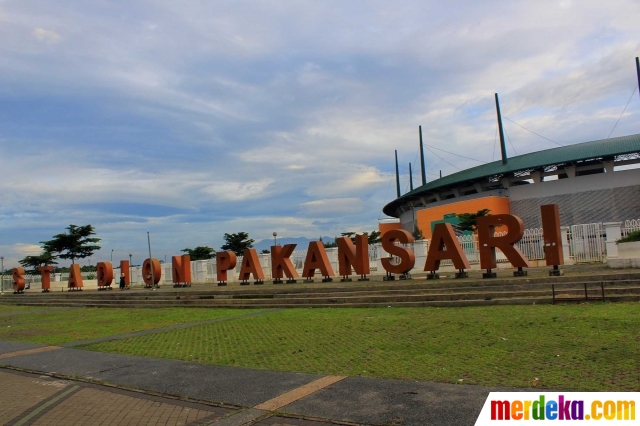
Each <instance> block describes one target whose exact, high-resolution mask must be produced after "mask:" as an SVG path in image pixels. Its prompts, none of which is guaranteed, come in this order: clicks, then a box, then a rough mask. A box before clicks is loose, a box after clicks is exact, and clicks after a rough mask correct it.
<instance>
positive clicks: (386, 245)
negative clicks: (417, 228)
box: [380, 229, 416, 274]
mask: <svg viewBox="0 0 640 426" xmlns="http://www.w3.org/2000/svg"><path fill="white" fill-rule="evenodd" d="M396 241H397V242H398V243H400V244H411V243H413V235H411V234H410V233H409V232H408V231H405V230H404V229H391V230H389V231H387V232H385V233H384V235H383V236H382V248H383V249H384V251H386V252H387V253H389V254H390V255H393V256H397V257H399V258H400V261H399V262H398V263H392V262H391V259H390V258H385V259H380V262H382V267H383V268H384V269H385V271H387V272H389V273H390V274H406V273H407V272H409V271H410V270H412V269H413V267H414V266H415V264H416V255H415V254H414V253H413V250H410V249H408V248H406V247H402V246H397V245H395V244H394V243H395V242H396Z"/></svg>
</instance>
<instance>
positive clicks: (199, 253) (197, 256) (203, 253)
mask: <svg viewBox="0 0 640 426" xmlns="http://www.w3.org/2000/svg"><path fill="white" fill-rule="evenodd" d="M180 251H183V252H185V253H187V254H188V255H189V257H190V258H191V260H208V259H213V258H214V257H216V249H214V248H211V247H209V246H198V247H196V248H194V249H190V248H186V249H183V250H180Z"/></svg>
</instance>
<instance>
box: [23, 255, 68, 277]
mask: <svg viewBox="0 0 640 426" xmlns="http://www.w3.org/2000/svg"><path fill="white" fill-rule="evenodd" d="M56 257H57V256H55V255H53V254H51V253H50V252H48V251H43V252H42V253H41V254H39V255H38V256H25V257H24V258H23V259H21V260H19V261H18V263H19V264H20V265H21V266H22V267H23V268H24V269H26V270H27V271H29V272H32V273H36V272H38V267H39V266H46V265H57V264H58V262H55V259H56Z"/></svg>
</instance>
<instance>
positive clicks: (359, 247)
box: [336, 234, 370, 281]
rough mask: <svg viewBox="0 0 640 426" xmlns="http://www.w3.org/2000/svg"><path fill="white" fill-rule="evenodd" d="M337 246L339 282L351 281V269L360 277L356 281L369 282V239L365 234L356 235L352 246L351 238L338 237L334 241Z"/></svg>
mask: <svg viewBox="0 0 640 426" xmlns="http://www.w3.org/2000/svg"><path fill="white" fill-rule="evenodd" d="M336 243H337V244H338V270H339V272H340V275H342V279H341V280H340V281H351V279H350V278H349V276H350V275H351V272H352V270H351V268H353V269H354V270H355V271H356V274H359V275H360V279H359V280H358V281H369V279H368V278H367V275H368V274H369V272H370V270H369V237H368V236H367V235H366V234H360V235H356V244H355V246H354V245H353V242H352V241H351V238H347V237H340V238H337V239H336Z"/></svg>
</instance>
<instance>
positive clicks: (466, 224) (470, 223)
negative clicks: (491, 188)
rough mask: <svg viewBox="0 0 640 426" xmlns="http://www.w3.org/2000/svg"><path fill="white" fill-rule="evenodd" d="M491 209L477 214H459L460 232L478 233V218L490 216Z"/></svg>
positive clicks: (458, 225)
mask: <svg viewBox="0 0 640 426" xmlns="http://www.w3.org/2000/svg"><path fill="white" fill-rule="evenodd" d="M490 211H491V210H489V209H482V210H478V211H477V212H476V213H461V214H457V215H456V218H458V220H459V221H460V222H458V224H457V225H456V228H458V230H459V231H462V232H464V231H471V232H476V228H477V227H478V218H479V217H483V216H490V214H489V212H490Z"/></svg>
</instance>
